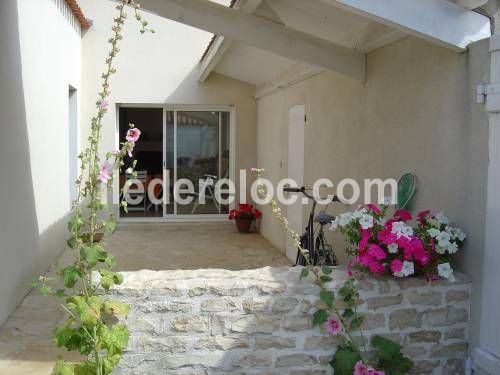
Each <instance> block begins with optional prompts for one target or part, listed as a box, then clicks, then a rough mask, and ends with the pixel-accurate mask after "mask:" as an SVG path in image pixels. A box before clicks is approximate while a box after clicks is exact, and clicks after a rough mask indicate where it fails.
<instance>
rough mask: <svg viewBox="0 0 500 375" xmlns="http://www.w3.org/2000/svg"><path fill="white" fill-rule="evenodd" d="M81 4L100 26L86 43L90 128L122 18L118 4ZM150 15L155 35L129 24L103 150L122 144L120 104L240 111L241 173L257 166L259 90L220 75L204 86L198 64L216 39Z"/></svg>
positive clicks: (238, 161)
mask: <svg viewBox="0 0 500 375" xmlns="http://www.w3.org/2000/svg"><path fill="white" fill-rule="evenodd" d="M219 2H221V3H227V1H219ZM80 3H81V6H82V8H83V10H84V12H85V14H86V15H87V17H88V18H90V19H92V20H93V22H94V24H93V26H92V28H90V29H89V30H88V31H87V32H86V33H85V35H84V37H83V51H84V54H83V87H84V90H83V91H84V92H85V98H84V99H83V120H84V121H85V122H88V120H89V119H90V118H91V117H92V115H93V114H94V111H95V105H94V104H95V100H96V99H95V98H96V95H97V93H98V91H99V89H100V87H99V83H100V81H98V78H99V77H100V76H101V73H102V70H103V68H104V60H105V56H106V54H107V52H108V47H109V44H107V39H108V38H109V35H110V28H111V24H112V20H113V17H115V16H116V10H115V6H116V4H115V3H113V2H111V1H99V2H98V1H95V0H82V1H80ZM129 13H130V11H129ZM144 15H145V16H146V19H147V20H148V22H149V23H150V27H152V28H153V29H154V30H155V34H144V35H141V34H140V33H139V26H138V24H137V22H135V19H134V18H133V17H132V16H130V17H129V18H128V19H127V23H126V25H125V27H124V30H123V40H122V41H120V46H119V48H120V54H119V56H118V57H117V58H116V63H115V66H116V68H117V71H118V72H117V74H116V75H115V76H113V78H112V80H111V84H110V86H111V97H110V110H109V112H108V114H107V115H106V117H105V119H104V121H103V143H102V145H103V150H112V149H113V148H115V146H116V144H117V142H118V138H117V136H118V135H117V133H116V104H117V103H146V104H214V105H234V106H235V110H236V119H235V121H236V142H235V143H236V155H235V165H236V170H239V169H248V168H251V167H253V166H255V163H256V160H257V156H256V155H257V153H256V152H257V150H256V137H257V130H256V129H257V118H256V114H257V103H256V101H255V99H254V98H253V94H254V92H255V87H254V86H253V85H250V84H247V83H243V82H240V81H236V80H233V79H230V78H227V77H224V76H221V75H218V74H213V75H212V76H211V77H210V78H209V79H208V80H207V81H206V82H205V83H203V84H200V83H199V82H198V63H199V61H200V58H201V56H202V53H203V51H204V50H205V48H206V47H207V45H208V43H209V41H210V39H211V34H210V33H207V32H204V31H201V30H198V29H195V28H192V27H189V26H186V25H183V24H180V23H177V22H173V21H169V20H166V19H164V18H161V17H158V16H154V15H151V14H147V13H145V14H144ZM83 126H84V127H85V126H86V123H84V124H83Z"/></svg>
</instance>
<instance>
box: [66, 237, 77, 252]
mask: <svg viewBox="0 0 500 375" xmlns="http://www.w3.org/2000/svg"><path fill="white" fill-rule="evenodd" d="M66 244H67V245H68V247H69V248H70V249H74V248H75V247H76V244H77V240H76V237H70V238H68V240H67V241H66Z"/></svg>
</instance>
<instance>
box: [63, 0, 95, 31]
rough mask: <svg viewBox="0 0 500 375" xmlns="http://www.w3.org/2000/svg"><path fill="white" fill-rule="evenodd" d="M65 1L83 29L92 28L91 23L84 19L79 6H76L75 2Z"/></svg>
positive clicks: (76, 2) (71, 0) (74, 0)
mask: <svg viewBox="0 0 500 375" xmlns="http://www.w3.org/2000/svg"><path fill="white" fill-rule="evenodd" d="M65 1H66V4H68V6H69V8H70V9H71V11H72V12H73V14H74V16H75V17H76V19H77V20H78V22H79V23H80V26H81V27H82V28H83V29H88V28H89V27H90V26H92V22H91V21H90V20H88V19H87V17H85V15H84V14H83V11H82V8H80V5H78V1H77V0H65Z"/></svg>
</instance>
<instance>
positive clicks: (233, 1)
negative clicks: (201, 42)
mask: <svg viewBox="0 0 500 375" xmlns="http://www.w3.org/2000/svg"><path fill="white" fill-rule="evenodd" d="M237 1H238V0H231V3H230V4H229V8H234V6H235V5H236V2H237ZM215 39H217V35H215V34H214V35H213V36H212V39H210V42H209V43H208V46H207V48H205V51H204V52H203V54H202V55H201V59H200V61H203V60H205V57H207V55H208V52H210V48H212V46H213V45H214V43H215Z"/></svg>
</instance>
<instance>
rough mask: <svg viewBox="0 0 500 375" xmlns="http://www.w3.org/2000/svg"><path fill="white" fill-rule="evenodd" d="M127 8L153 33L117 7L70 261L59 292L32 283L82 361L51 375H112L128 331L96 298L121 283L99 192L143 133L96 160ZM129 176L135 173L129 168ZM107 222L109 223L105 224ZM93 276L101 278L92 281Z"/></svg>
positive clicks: (61, 363) (123, 6)
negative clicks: (56, 304) (106, 238)
mask: <svg viewBox="0 0 500 375" xmlns="http://www.w3.org/2000/svg"><path fill="white" fill-rule="evenodd" d="M129 6H130V8H131V9H133V11H134V15H135V18H136V19H137V21H138V22H139V23H140V25H141V29H140V31H141V33H144V32H152V30H151V29H149V28H148V27H147V25H148V23H147V21H145V20H143V18H142V16H141V14H140V13H139V6H138V5H137V4H135V3H134V1H133V0H122V1H121V2H120V3H119V4H118V5H117V7H116V9H117V11H118V15H117V17H116V18H114V20H113V27H112V35H111V37H110V39H109V40H108V41H109V44H110V45H111V48H110V51H109V54H108V56H107V57H106V70H105V72H104V73H103V74H102V85H101V88H102V89H101V92H100V93H99V94H98V100H97V102H96V115H95V116H94V117H93V118H92V120H91V126H90V135H89V138H88V146H87V147H86V148H85V150H84V151H83V152H82V153H81V154H80V155H79V160H80V175H79V177H78V180H77V181H76V189H77V198H76V200H75V201H74V202H73V214H72V219H71V220H70V222H69V223H68V229H69V232H70V237H69V239H68V241H67V244H68V246H69V247H70V248H71V249H72V251H73V254H74V260H73V262H72V263H71V264H69V265H68V266H65V267H57V274H58V276H59V278H60V281H61V283H62V286H61V287H60V288H56V287H54V286H52V285H50V284H51V283H50V281H52V280H51V278H49V277H47V276H41V277H40V278H39V280H37V281H35V282H34V286H36V287H38V288H39V289H40V291H41V293H42V294H44V295H52V296H55V297H57V298H59V299H60V301H61V307H62V309H64V311H65V312H66V313H67V319H66V320H65V322H64V323H63V324H62V325H60V326H59V327H57V328H56V329H55V330H54V336H55V341H56V344H57V345H58V346H59V347H64V348H66V349H67V350H68V351H75V352H79V353H80V354H81V355H82V356H83V361H82V362H78V363H77V362H68V361H65V360H63V359H59V360H58V361H57V363H56V365H55V368H54V370H53V375H73V374H74V375H107V374H110V373H111V372H112V371H113V370H114V369H115V367H116V366H117V364H118V362H119V361H120V358H121V354H122V351H123V350H124V349H125V348H126V347H127V344H128V338H129V331H128V329H127V326H126V325H125V324H122V323H121V322H120V318H122V317H126V316H127V314H128V312H129V308H130V307H129V306H128V305H127V304H124V303H121V302H119V301H115V300H112V299H109V298H107V297H105V296H102V295H101V293H100V292H99V291H100V290H101V288H102V289H104V290H105V291H108V290H109V289H110V288H111V287H112V286H113V285H116V284H121V283H122V281H123V278H122V276H121V275H120V274H118V273H116V272H113V270H112V269H113V267H114V266H115V258H114V257H113V255H111V254H110V253H109V252H108V251H106V249H105V244H104V243H103V242H102V240H101V236H100V234H101V233H103V232H107V233H113V232H114V231H115V228H116V223H115V220H114V218H113V215H112V214H109V213H107V207H106V204H105V203H104V202H103V200H102V194H103V192H102V190H104V191H106V188H108V189H109V188H111V186H112V184H113V172H114V171H115V170H120V169H121V168H122V167H123V165H124V162H123V160H124V158H125V157H127V156H128V157H132V153H133V150H134V146H135V142H137V140H138V139H139V137H140V134H141V132H140V130H139V129H137V128H135V127H134V126H133V125H131V127H130V129H129V131H128V133H127V136H126V141H125V142H122V143H121V144H120V149H119V150H116V151H113V152H109V153H107V154H106V156H105V158H104V160H102V159H101V157H100V155H101V154H100V152H101V150H100V147H99V144H100V140H101V128H102V125H101V123H102V119H103V118H104V115H105V114H106V112H107V109H108V101H107V98H108V97H109V94H110V91H109V81H110V77H111V76H112V75H113V74H115V73H116V69H115V67H114V66H113V60H114V58H115V57H116V56H117V54H118V52H119V49H118V43H119V41H120V40H121V39H122V34H121V32H122V27H123V25H124V23H125V20H126V17H127V9H128V8H129ZM132 165H135V163H132ZM128 172H129V173H132V174H133V173H135V172H134V171H133V168H131V169H130V170H128ZM122 193H123V192H122ZM122 197H123V195H122ZM121 205H122V206H123V207H124V208H125V209H126V201H125V199H122V201H121ZM106 216H109V217H107V218H104V219H103V217H106ZM95 271H97V273H98V274H99V277H93V273H94V272H95ZM96 279H97V280H96Z"/></svg>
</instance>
